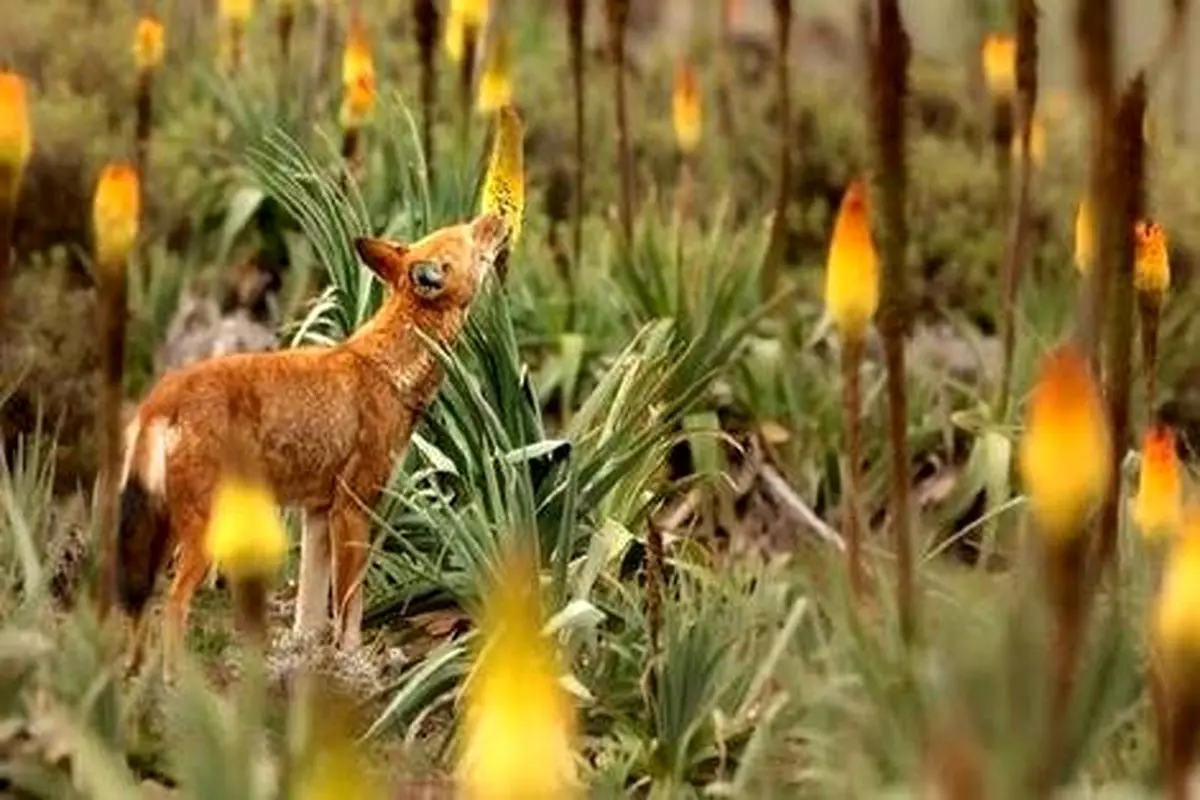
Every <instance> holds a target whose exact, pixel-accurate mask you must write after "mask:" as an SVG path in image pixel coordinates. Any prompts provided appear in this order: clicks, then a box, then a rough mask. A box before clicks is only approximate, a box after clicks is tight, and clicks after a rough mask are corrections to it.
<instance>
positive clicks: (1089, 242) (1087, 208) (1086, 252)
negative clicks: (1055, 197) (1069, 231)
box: [1075, 194, 1096, 275]
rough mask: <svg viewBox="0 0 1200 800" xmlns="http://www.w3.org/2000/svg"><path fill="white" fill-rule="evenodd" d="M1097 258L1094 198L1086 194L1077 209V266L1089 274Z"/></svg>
mask: <svg viewBox="0 0 1200 800" xmlns="http://www.w3.org/2000/svg"><path fill="white" fill-rule="evenodd" d="M1095 258H1096V228H1095V226H1094V225H1093V223H1092V200H1091V198H1090V197H1088V196H1087V195H1086V194H1085V195H1084V196H1083V198H1082V199H1081V200H1080V201H1079V207H1078V208H1077V209H1076V211H1075V268H1076V269H1078V270H1079V271H1080V272H1081V273H1083V274H1085V275H1086V274H1087V271H1088V270H1090V269H1091V268H1092V262H1093V261H1094V260H1095Z"/></svg>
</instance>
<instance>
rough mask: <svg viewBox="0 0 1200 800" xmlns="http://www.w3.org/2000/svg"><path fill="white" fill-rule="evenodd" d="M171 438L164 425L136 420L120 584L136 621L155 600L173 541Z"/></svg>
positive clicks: (128, 441)
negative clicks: (169, 493)
mask: <svg viewBox="0 0 1200 800" xmlns="http://www.w3.org/2000/svg"><path fill="white" fill-rule="evenodd" d="M165 434H166V426H165V424H163V423H162V422H156V423H152V424H150V425H149V426H147V427H146V428H145V430H143V429H142V426H141V422H140V420H138V419H136V418H135V419H134V421H133V423H131V424H130V426H129V428H128V429H127V430H126V437H125V448H126V449H125V468H124V470H123V472H124V474H123V475H122V486H121V521H120V525H119V526H118V528H117V553H116V561H117V563H116V573H117V574H116V579H117V598H118V599H119V600H120V603H121V607H122V608H123V609H124V610H125V613H126V614H129V615H130V616H131V617H133V618H135V619H136V618H138V617H140V616H141V614H142V611H143V610H144V609H145V607H146V603H148V602H149V600H150V597H151V596H152V595H153V594H154V583H155V580H156V579H157V578H158V573H159V571H160V570H161V569H162V566H163V561H164V560H165V557H166V555H167V545H168V544H169V539H170V525H169V524H168V518H167V503H166V491H165V490H166V458H167V454H166V439H165Z"/></svg>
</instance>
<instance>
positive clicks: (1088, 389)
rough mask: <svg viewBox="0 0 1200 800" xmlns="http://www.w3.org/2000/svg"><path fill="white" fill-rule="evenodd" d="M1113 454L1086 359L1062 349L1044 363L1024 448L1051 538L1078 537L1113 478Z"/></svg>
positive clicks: (1028, 482) (1034, 500)
mask: <svg viewBox="0 0 1200 800" xmlns="http://www.w3.org/2000/svg"><path fill="white" fill-rule="evenodd" d="M1111 452H1112V444H1111V440H1110V436H1109V431H1108V421H1107V418H1106V416H1105V413H1104V408H1103V407H1102V404H1101V399H1100V392H1099V390H1098V389H1097V387H1096V383H1095V381H1094V380H1093V378H1092V373H1091V369H1090V368H1089V367H1088V363H1087V360H1086V359H1085V358H1084V356H1083V354H1082V353H1081V352H1080V351H1079V350H1078V349H1076V348H1075V347H1074V346H1072V345H1063V346H1060V347H1058V348H1057V349H1055V350H1053V351H1051V352H1050V353H1048V354H1047V355H1046V356H1045V358H1044V359H1043V361H1042V365H1041V369H1040V372H1039V375H1038V379H1037V384H1036V385H1035V386H1034V388H1033V394H1032V396H1031V398H1030V400H1029V406H1028V408H1027V410H1026V417H1025V432H1024V435H1023V436H1022V437H1021V449H1020V468H1021V477H1022V479H1023V480H1024V482H1025V491H1026V493H1027V494H1028V495H1029V505H1030V507H1031V509H1032V511H1033V515H1034V517H1035V519H1036V520H1037V522H1038V525H1039V527H1040V529H1041V531H1042V532H1043V533H1044V534H1045V535H1046V536H1047V537H1049V538H1051V539H1069V538H1073V537H1075V536H1077V535H1079V533H1080V532H1081V529H1082V526H1083V523H1084V522H1085V521H1086V520H1087V517H1088V515H1089V514H1090V513H1091V512H1092V510H1093V508H1094V507H1095V506H1096V504H1097V503H1098V502H1099V501H1100V499H1101V498H1102V497H1103V495H1104V492H1105V491H1106V490H1107V489H1108V483H1109V481H1110V480H1111V479H1112V474H1111V473H1112V464H1111Z"/></svg>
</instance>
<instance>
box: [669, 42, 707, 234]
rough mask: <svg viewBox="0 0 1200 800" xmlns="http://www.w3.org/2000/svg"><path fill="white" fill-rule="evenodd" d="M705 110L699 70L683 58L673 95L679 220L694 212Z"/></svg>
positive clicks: (677, 70)
mask: <svg viewBox="0 0 1200 800" xmlns="http://www.w3.org/2000/svg"><path fill="white" fill-rule="evenodd" d="M702 113H703V108H702V105H701V102H700V87H699V81H698V79H697V77H696V70H695V68H694V67H693V66H692V65H691V64H690V63H688V62H686V61H681V62H680V63H679V64H678V66H677V67H676V69H675V86H674V91H673V92H672V95H671V120H672V123H673V125H674V128H675V145H676V147H677V148H678V150H679V186H678V188H677V192H678V194H677V198H676V208H677V209H678V213H679V217H680V219H687V218H688V216H690V214H691V196H692V172H693V170H694V169H695V160H696V155H695V154H696V148H697V147H698V146H699V144H700V136H701V133H702V122H703V116H702Z"/></svg>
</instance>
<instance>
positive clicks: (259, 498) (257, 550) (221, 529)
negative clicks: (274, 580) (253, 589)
mask: <svg viewBox="0 0 1200 800" xmlns="http://www.w3.org/2000/svg"><path fill="white" fill-rule="evenodd" d="M204 546H205V550H206V551H207V553H208V557H209V558H210V559H211V560H212V562H213V564H214V565H215V566H216V567H217V569H219V570H220V571H221V572H223V573H224V574H226V575H228V576H229V578H230V579H231V580H234V581H243V582H244V581H255V580H268V579H270V578H271V577H273V576H274V575H275V574H276V573H277V572H278V571H279V569H280V568H281V567H282V566H283V561H284V558H286V556H287V534H286V533H285V532H284V529H283V521H282V520H281V519H280V517H279V511H278V509H277V508H276V506H275V498H274V497H273V496H272V494H271V490H270V488H269V487H268V486H267V485H266V484H265V483H264V482H263V481H261V480H259V479H256V478H254V477H251V476H248V475H243V474H241V473H240V472H238V471H231V472H226V473H225V474H224V475H222V477H221V479H220V481H219V482H218V484H217V489H216V494H215V495H214V496H213V502H212V511H211V512H210V514H209V522H208V530H207V531H206V533H205V537H204Z"/></svg>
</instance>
